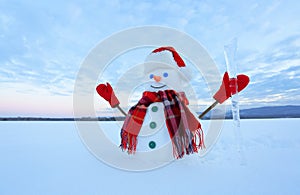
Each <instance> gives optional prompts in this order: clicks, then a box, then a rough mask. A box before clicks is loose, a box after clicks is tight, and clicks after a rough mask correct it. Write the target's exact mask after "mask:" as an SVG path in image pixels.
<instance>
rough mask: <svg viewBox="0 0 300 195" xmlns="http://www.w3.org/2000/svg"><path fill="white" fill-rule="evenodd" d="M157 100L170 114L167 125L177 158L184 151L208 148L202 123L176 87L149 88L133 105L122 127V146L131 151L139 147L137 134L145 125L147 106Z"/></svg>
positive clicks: (167, 116)
mask: <svg viewBox="0 0 300 195" xmlns="http://www.w3.org/2000/svg"><path fill="white" fill-rule="evenodd" d="M154 102H162V103H163V105H164V113H165V117H166V126H167V128H168V131H169V135H170V138H171V140H172V145H173V155H174V157H175V158H177V159H178V158H182V157H183V156H184V154H191V153H194V152H198V149H199V148H204V147H205V145H204V134H203V131H202V129H201V125H200V123H199V122H198V120H197V119H196V118H195V116H194V115H193V114H192V113H191V111H190V110H189V109H188V107H187V106H186V105H185V102H187V99H186V97H185V95H184V93H176V92H175V91H174V90H165V91H158V92H150V91H145V92H144V93H143V97H142V98H141V99H140V100H139V102H138V103H137V104H136V105H135V106H133V107H131V108H130V110H129V112H128V114H127V117H126V119H125V121H124V124H123V127H122V129H121V145H120V147H121V148H122V150H123V151H124V150H125V151H126V150H127V152H128V153H129V154H133V153H135V151H136V146H137V136H138V134H139V132H140V129H141V127H142V124H143V121H144V118H145V115H146V112H147V108H148V106H149V105H150V104H152V103H154ZM197 142H198V143H197Z"/></svg>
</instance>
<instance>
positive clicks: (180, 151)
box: [172, 128, 205, 159]
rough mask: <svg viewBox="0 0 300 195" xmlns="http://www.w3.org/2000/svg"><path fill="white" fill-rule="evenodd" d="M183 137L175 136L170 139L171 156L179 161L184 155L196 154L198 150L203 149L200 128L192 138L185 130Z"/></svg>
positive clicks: (202, 134) (202, 135)
mask: <svg viewBox="0 0 300 195" xmlns="http://www.w3.org/2000/svg"><path fill="white" fill-rule="evenodd" d="M185 133H187V134H185V135H184V136H181V135H175V136H174V137H173V139H172V146H173V156H174V157H175V158H176V159H180V158H182V157H183V156H184V154H187V155H189V154H193V153H198V150H199V149H204V148H205V144H204V133H203V130H202V129H201V128H199V129H197V130H196V131H195V133H194V136H191V132H190V131H189V130H188V129H187V130H186V132H185Z"/></svg>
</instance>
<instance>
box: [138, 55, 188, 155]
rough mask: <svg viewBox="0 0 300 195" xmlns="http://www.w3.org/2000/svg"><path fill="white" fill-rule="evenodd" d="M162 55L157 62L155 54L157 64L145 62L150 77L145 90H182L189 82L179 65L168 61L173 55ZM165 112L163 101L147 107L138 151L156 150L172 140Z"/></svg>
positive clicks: (146, 72) (145, 72)
mask: <svg viewBox="0 0 300 195" xmlns="http://www.w3.org/2000/svg"><path fill="white" fill-rule="evenodd" d="M160 57H161V59H160V62H157V59H158V58H157V56H155V64H154V63H149V64H145V71H144V74H145V77H146V78H147V79H150V80H149V82H148V86H147V88H146V89H145V91H153V92H158V91H163V90H175V91H177V92H182V91H183V88H184V86H185V85H186V84H187V82H186V80H185V79H184V78H183V75H182V73H180V72H179V71H178V67H177V66H176V65H174V64H173V65H172V63H173V62H172V61H170V62H168V60H170V59H171V58H172V55H171V54H170V53H169V52H167V53H165V54H163V55H160ZM148 61H149V59H148ZM150 61H151V59H150ZM161 62H162V63H161ZM166 62H167V63H166ZM164 112H165V108H164V105H163V103H162V102H155V103H152V104H150V106H149V107H148V108H147V113H146V115H145V118H144V122H143V125H142V128H141V130H140V133H139V135H138V146H137V151H149V150H156V149H159V148H161V147H163V146H165V145H166V144H168V143H170V142H171V139H170V135H169V131H168V128H167V126H166V119H165V113H164Z"/></svg>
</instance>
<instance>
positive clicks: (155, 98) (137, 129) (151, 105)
mask: <svg viewBox="0 0 300 195" xmlns="http://www.w3.org/2000/svg"><path fill="white" fill-rule="evenodd" d="M185 66H186V65H185V62H184V61H183V59H182V58H181V57H180V56H179V54H178V53H177V52H176V50H175V49H174V48H173V47H160V48H157V49H155V50H153V51H152V52H151V53H150V54H149V55H148V56H147V58H146V60H145V64H144V75H145V77H147V80H148V82H147V83H146V84H147V88H146V90H145V92H144V93H143V94H142V97H141V99H140V100H139V101H138V103H137V104H136V105H135V106H133V107H131V108H130V110H129V111H128V113H127V114H126V113H125V112H124V111H123V110H122V109H121V108H120V107H119V101H118V99H117V98H116V96H115V94H114V92H113V90H112V88H111V86H110V85H109V84H107V86H105V85H104V84H101V85H99V86H98V87H97V91H98V93H99V94H100V95H101V96H102V97H103V98H105V99H106V100H107V101H109V103H110V104H111V106H112V107H117V108H119V109H120V110H121V112H122V113H123V114H125V115H126V119H125V121H124V123H123V126H122V128H121V133H120V135H121V144H120V147H121V149H122V150H123V151H127V152H128V153H129V154H134V153H135V152H136V151H142V152H143V151H149V150H158V149H160V148H162V147H164V146H165V145H166V144H168V143H170V142H172V147H173V148H172V149H173V156H174V157H175V158H177V159H178V158H182V157H183V156H184V155H185V154H192V153H195V152H198V150H199V149H203V148H205V146H204V133H203V131H202V129H201V125H200V122H199V121H198V120H197V118H196V117H195V116H194V114H192V112H191V111H190V110H189V108H188V103H189V102H188V99H187V98H186V95H185V93H184V89H185V87H186V86H187V85H188V79H187V78H188V77H187V74H188V73H187V72H188V71H187V70H186V67H185ZM104 92H105V93H104ZM105 95H106V97H105Z"/></svg>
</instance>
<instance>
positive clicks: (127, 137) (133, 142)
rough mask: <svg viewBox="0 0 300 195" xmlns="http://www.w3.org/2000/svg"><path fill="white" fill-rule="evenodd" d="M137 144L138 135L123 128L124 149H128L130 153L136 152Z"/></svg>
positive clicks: (122, 145)
mask: <svg viewBox="0 0 300 195" xmlns="http://www.w3.org/2000/svg"><path fill="white" fill-rule="evenodd" d="M136 146H137V135H133V134H130V133H128V132H126V131H124V130H123V129H122V130H121V145H120V148H121V149H122V151H127V153H128V154H135V152H136Z"/></svg>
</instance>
